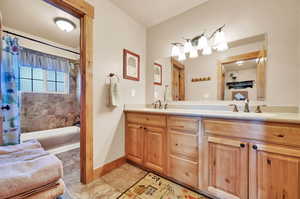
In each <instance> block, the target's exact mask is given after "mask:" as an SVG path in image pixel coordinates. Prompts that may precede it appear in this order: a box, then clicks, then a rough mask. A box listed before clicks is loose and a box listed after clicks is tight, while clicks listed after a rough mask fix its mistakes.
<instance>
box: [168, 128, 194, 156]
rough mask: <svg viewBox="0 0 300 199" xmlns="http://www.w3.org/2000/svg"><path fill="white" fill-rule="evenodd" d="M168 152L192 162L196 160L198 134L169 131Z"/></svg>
mask: <svg viewBox="0 0 300 199" xmlns="http://www.w3.org/2000/svg"><path fill="white" fill-rule="evenodd" d="M169 145H170V146H169V149H170V154H172V155H174V156H177V157H181V158H184V159H187V160H191V161H194V162H197V161H198V136H195V135H192V134H190V135H188V134H182V133H176V132H169Z"/></svg>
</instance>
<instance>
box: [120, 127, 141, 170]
mask: <svg viewBox="0 0 300 199" xmlns="http://www.w3.org/2000/svg"><path fill="white" fill-rule="evenodd" d="M143 143H144V139H143V127H142V126H140V125H136V124H131V123H128V124H127V128H126V135H125V150H126V157H127V159H129V160H131V161H133V162H135V163H137V164H140V165H142V164H143V146H144V145H143Z"/></svg>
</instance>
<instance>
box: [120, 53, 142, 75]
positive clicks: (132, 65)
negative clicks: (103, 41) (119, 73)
mask: <svg viewBox="0 0 300 199" xmlns="http://www.w3.org/2000/svg"><path fill="white" fill-rule="evenodd" d="M123 78H124V79H129V80H134V81H140V56H139V55H138V54H136V53H133V52H131V51H129V50H127V49H124V50H123Z"/></svg>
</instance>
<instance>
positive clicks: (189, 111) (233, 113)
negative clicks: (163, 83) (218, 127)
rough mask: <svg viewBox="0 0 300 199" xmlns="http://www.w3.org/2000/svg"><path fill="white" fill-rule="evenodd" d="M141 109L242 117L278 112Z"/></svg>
mask: <svg viewBox="0 0 300 199" xmlns="http://www.w3.org/2000/svg"><path fill="white" fill-rule="evenodd" d="M139 110H140V111H151V112H166V113H172V112H176V113H180V112H182V113H191V114H193V113H198V114H216V115H219V114H220V115H228V116H229V115H231V116H242V117H274V116H276V113H253V112H250V113H245V112H232V111H218V110H199V109H173V108H170V109H155V108H142V109H139Z"/></svg>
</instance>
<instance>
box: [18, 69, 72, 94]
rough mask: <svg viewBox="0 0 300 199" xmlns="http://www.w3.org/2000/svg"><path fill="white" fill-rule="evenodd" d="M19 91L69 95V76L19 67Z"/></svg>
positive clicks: (57, 72)
mask: <svg viewBox="0 0 300 199" xmlns="http://www.w3.org/2000/svg"><path fill="white" fill-rule="evenodd" d="M19 78H20V81H19V82H20V90H21V91H22V92H37V93H65V94H67V93H69V74H68V73H65V72H59V71H50V70H45V69H41V68H33V67H27V66H26V67H25V66H21V67H20V75H19Z"/></svg>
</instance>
